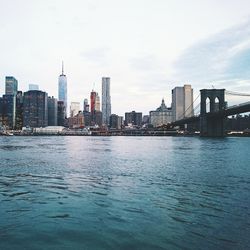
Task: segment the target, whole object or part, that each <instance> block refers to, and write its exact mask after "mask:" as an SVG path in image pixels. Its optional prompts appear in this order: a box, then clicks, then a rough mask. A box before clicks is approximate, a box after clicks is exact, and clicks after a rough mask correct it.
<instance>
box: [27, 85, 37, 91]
mask: <svg viewBox="0 0 250 250" xmlns="http://www.w3.org/2000/svg"><path fill="white" fill-rule="evenodd" d="M29 90H39V86H38V84H29Z"/></svg>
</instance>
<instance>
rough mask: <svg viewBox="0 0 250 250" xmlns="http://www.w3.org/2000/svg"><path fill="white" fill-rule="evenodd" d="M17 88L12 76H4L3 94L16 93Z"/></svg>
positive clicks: (16, 82)
mask: <svg viewBox="0 0 250 250" xmlns="http://www.w3.org/2000/svg"><path fill="white" fill-rule="evenodd" d="M17 89H18V81H17V79H16V78H15V77H13V76H6V77H5V95H16V94H17Z"/></svg>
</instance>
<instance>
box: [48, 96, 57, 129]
mask: <svg viewBox="0 0 250 250" xmlns="http://www.w3.org/2000/svg"><path fill="white" fill-rule="evenodd" d="M57 110H58V107H57V99H56V98H54V96H52V97H50V96H49V97H48V126H57V112H58V111H57Z"/></svg>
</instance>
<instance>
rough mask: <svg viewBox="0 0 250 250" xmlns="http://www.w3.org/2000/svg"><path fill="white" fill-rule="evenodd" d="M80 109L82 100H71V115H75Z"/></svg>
mask: <svg viewBox="0 0 250 250" xmlns="http://www.w3.org/2000/svg"><path fill="white" fill-rule="evenodd" d="M79 111H80V102H71V104H70V117H74V116H75V115H77V114H78V113H79Z"/></svg>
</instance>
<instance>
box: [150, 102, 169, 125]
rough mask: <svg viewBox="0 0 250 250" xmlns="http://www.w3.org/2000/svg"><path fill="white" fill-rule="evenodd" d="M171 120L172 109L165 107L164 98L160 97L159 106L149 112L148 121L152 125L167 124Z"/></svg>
mask: <svg viewBox="0 0 250 250" xmlns="http://www.w3.org/2000/svg"><path fill="white" fill-rule="evenodd" d="M172 121H173V115H172V109H171V108H167V106H166V104H165V102H164V99H162V102H161V106H160V107H159V108H157V109H156V110H155V111H150V112H149V123H150V124H151V125H153V127H159V126H162V125H167V124H168V123H171V122H172Z"/></svg>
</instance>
